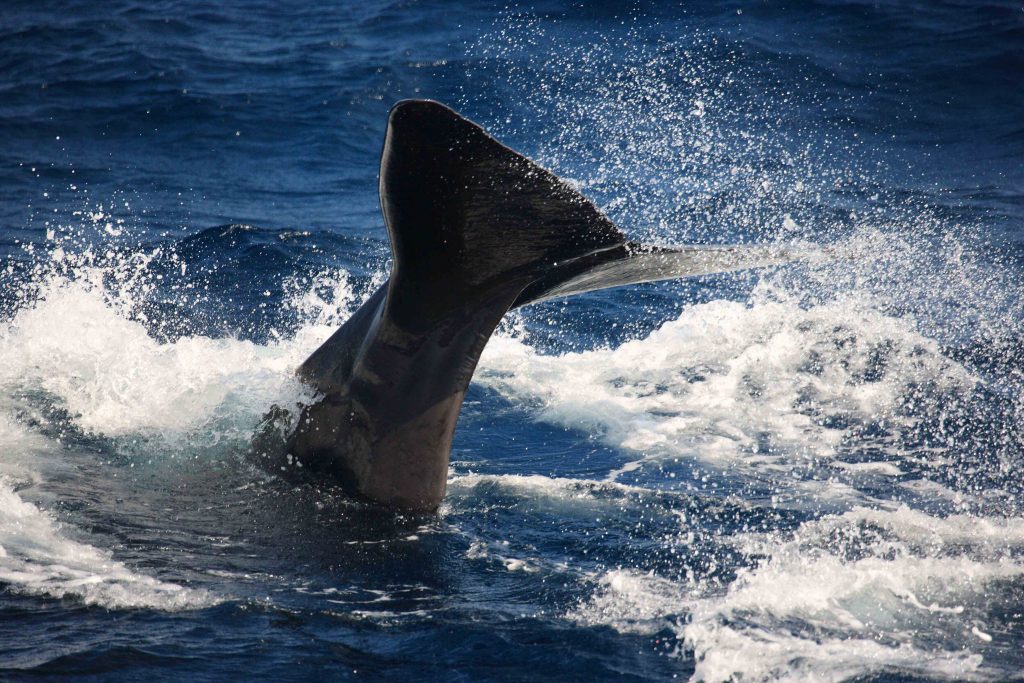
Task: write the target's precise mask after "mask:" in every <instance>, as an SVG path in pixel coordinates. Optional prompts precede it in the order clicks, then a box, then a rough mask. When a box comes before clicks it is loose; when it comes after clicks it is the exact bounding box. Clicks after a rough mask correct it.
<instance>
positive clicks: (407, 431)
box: [263, 100, 788, 512]
mask: <svg viewBox="0 0 1024 683" xmlns="http://www.w3.org/2000/svg"><path fill="white" fill-rule="evenodd" d="M379 192H380V205H381V210H382V213H383V216H384V222H385V225H386V226H387V232H388V236H389V238H390V242H391V255H392V266H391V273H390V277H389V278H388V280H387V282H386V283H385V284H384V285H383V286H381V287H380V288H379V289H378V290H377V291H376V292H375V293H374V294H373V295H372V296H370V297H369V299H368V300H367V301H366V302H365V303H364V304H363V305H362V306H361V307H360V308H359V309H358V310H357V311H356V312H355V313H354V314H353V315H352V316H351V317H350V318H349V319H348V320H347V321H346V322H345V323H344V324H343V325H342V326H341V328H340V329H338V330H337V332H335V333H334V334H333V335H332V336H331V337H330V338H329V339H328V340H327V341H326V342H324V343H323V345H322V346H320V347H319V348H318V349H317V350H316V351H315V352H314V353H313V354H312V355H311V356H310V357H309V358H308V359H307V360H306V361H305V362H304V363H303V364H302V365H301V366H300V367H299V368H298V370H297V373H298V376H299V377H300V378H301V379H302V381H304V382H306V383H308V384H309V385H310V386H311V387H312V388H313V389H314V390H315V392H316V395H317V400H316V401H314V402H312V403H310V404H309V405H305V406H303V407H302V409H301V413H300V414H299V415H298V416H297V417H295V418H289V426H288V435H287V437H286V438H285V440H284V443H283V450H281V451H280V452H282V453H283V454H284V456H285V457H286V458H287V462H288V463H290V464H292V465H296V466H298V467H299V468H301V470H302V471H303V472H304V474H305V475H307V476H312V477H315V478H316V479H317V480H323V479H326V480H329V481H332V482H334V483H336V484H337V485H340V486H342V487H343V488H344V489H346V490H347V491H349V492H351V493H352V494H355V495H356V496H358V497H360V498H363V499H366V500H369V501H372V502H375V503H378V504H381V505H384V506H387V507H390V508H394V509H399V510H404V511H410V512H431V511H434V510H436V509H437V507H438V506H439V505H440V503H441V501H442V499H443V497H444V494H445V484H446V481H447V473H448V460H449V452H450V449H451V443H452V437H453V435H454V432H455V426H456V422H457V420H458V416H459V411H460V409H461V406H462V402H463V398H464V396H465V393H466V389H467V387H468V385H469V382H470V379H471V378H472V376H473V372H474V370H475V368H476V365H477V362H478V360H479V358H480V354H481V352H482V351H483V349H484V346H485V345H486V344H487V340H488V339H489V338H490V336H491V334H492V333H493V332H494V329H495V328H496V327H497V325H498V323H499V322H500V320H501V318H502V316H504V315H505V313H506V312H508V311H509V310H511V309H513V308H516V307H519V306H525V305H528V304H532V303H536V302H538V301H545V300H548V299H553V298H558V297H565V296H569V295H572V294H578V293H581V292H588V291H592V290H596V289H604V288H609V287H618V286H622V285H629V284H634V283H639V282H649V281H654V280H663V279H669V278H677V277H685V276H689V275H697V274H702V273H710V272H719V271H727V270H736V269H741V268H752V267H759V266H765V265H772V264H776V263H779V262H782V261H785V260H788V257H787V255H786V254H785V253H784V252H782V251H780V250H778V249H773V248H767V247H740V246H736V247H707V246H683V247H661V246H654V245H649V244H640V243H637V242H632V241H629V240H627V239H626V236H625V235H624V234H623V232H622V231H621V230H620V229H619V228H618V227H617V226H616V225H615V224H614V223H612V221H610V220H609V219H608V218H607V217H605V216H604V215H603V214H602V213H601V211H600V210H599V209H598V208H597V207H596V206H595V205H594V204H593V203H592V202H590V201H589V200H588V199H586V198H585V197H584V196H583V195H582V194H580V193H579V192H578V191H577V190H575V189H574V188H573V187H571V186H570V185H569V184H568V183H566V182H565V181H563V180H561V179H559V178H558V177H556V176H555V175H554V174H553V173H551V172H549V171H547V170H545V169H544V168H541V167H540V166H539V165H538V164H536V163H534V162H533V161H531V160H530V159H527V158H526V157H525V156H523V155H521V154H518V153H516V152H514V151H513V150H511V149H509V148H508V147H506V146H505V145H503V144H501V143H500V142H498V141H497V140H496V139H494V138H493V137H491V136H490V135H489V134H487V132H485V131H484V130H483V128H481V127H480V126H478V125H477V124H475V123H473V122H471V121H469V120H468V119H466V118H464V117H462V116H460V115H459V114H457V113H456V112H455V111H453V110H452V109H450V108H448V107H446V106H444V105H442V104H440V103H438V102H435V101H432V100H403V101H401V102H398V103H397V104H396V105H395V106H394V107H393V108H392V109H391V112H390V114H389V116H388V125H387V132H386V135H385V139H384V148H383V152H382V154H381V163H380V186H379ZM273 419H276V418H273ZM263 450H264V451H266V450H267V449H266V448H264V449H263Z"/></svg>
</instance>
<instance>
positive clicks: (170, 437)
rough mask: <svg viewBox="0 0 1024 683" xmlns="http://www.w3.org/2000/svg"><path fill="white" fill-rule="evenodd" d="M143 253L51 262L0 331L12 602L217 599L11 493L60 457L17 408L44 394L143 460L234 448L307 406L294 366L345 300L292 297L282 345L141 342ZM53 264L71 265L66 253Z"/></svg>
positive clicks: (6, 562) (335, 287) (174, 605)
mask: <svg viewBox="0 0 1024 683" xmlns="http://www.w3.org/2000/svg"><path fill="white" fill-rule="evenodd" d="M152 256H153V255H152V254H149V255H145V254H143V255H133V256H131V257H128V258H126V259H122V260H121V261H118V262H116V263H115V264H114V265H113V266H106V267H99V266H93V265H88V264H87V265H82V264H81V263H80V262H78V263H77V265H76V264H74V263H71V264H70V265H69V268H68V270H70V271H71V272H70V274H69V273H68V272H66V271H65V269H63V268H62V267H60V266H61V265H62V263H58V262H55V263H56V265H55V267H54V269H53V270H52V271H51V272H49V274H48V275H46V276H45V277H42V278H41V279H40V280H39V281H37V282H35V283H34V284H35V289H34V290H33V297H34V298H32V299H31V300H29V301H26V302H25V305H24V306H23V307H22V308H21V309H20V310H19V311H18V312H17V313H16V314H15V316H14V318H13V319H12V320H10V321H8V322H6V323H4V324H3V325H2V326H0V356H2V357H3V358H4V361H5V362H4V363H3V365H0V392H2V396H0V582H3V583H4V584H6V585H7V587H8V589H9V590H11V591H14V592H18V593H23V594H32V595H46V596H50V597H56V598H74V599H78V600H81V601H83V602H84V603H86V604H90V605H99V606H103V607H107V608H127V607H149V608H156V609H191V608H197V607H202V606H206V605H209V604H211V603H212V602H213V601H214V599H213V598H212V597H211V596H210V595H208V594H207V593H205V592H204V591H198V590H192V589H188V588H184V587H182V586H178V585H175V584H172V583H167V582H164V581H160V580H157V579H154V578H152V577H150V576H147V575H145V574H142V573H138V572H136V571H134V570H132V569H131V568H130V567H128V566H127V565H125V564H124V563H122V562H120V561H118V560H116V559H114V558H113V556H112V555H111V553H109V552H108V551H105V550H101V549H99V548H96V547H93V546H91V545H88V544H86V543H83V542H80V541H77V540H73V539H72V538H71V537H70V536H74V535H75V534H74V532H73V531H72V532H71V533H68V529H67V528H65V527H64V526H63V525H61V524H59V523H58V522H56V521H55V520H54V519H53V518H51V517H50V515H48V514H47V513H46V512H45V511H43V510H41V509H40V508H39V507H37V506H36V505H33V504H32V503H29V502H27V501H25V500H23V499H22V498H21V497H20V496H19V495H18V493H17V492H16V491H17V490H18V488H19V487H20V486H22V485H25V484H32V483H39V482H40V481H41V480H42V474H41V473H40V471H39V468H40V466H41V465H42V461H43V459H44V458H42V456H43V455H49V456H51V457H49V458H45V459H46V460H48V461H53V460H55V459H56V458H55V457H52V456H54V455H56V451H55V449H58V450H59V448H60V446H59V445H56V444H54V443H53V442H50V441H48V440H46V439H44V438H43V437H41V436H40V435H38V434H36V433H32V432H28V431H26V430H25V429H23V428H21V427H20V426H19V425H18V424H17V423H16V421H15V419H14V417H13V416H14V415H16V414H17V413H18V412H19V411H21V410H22V409H24V407H25V404H24V402H23V400H22V399H20V398H15V397H19V396H25V395H29V396H31V395H40V394H41V395H43V397H44V400H46V401H47V402H49V403H52V404H54V405H56V406H58V407H61V408H63V409H65V410H66V411H67V413H68V415H69V417H70V419H71V420H72V421H73V422H74V424H75V426H76V427H78V428H79V429H81V430H83V431H84V432H88V433H92V434H96V435H102V436H105V437H120V436H125V435H132V436H144V437H146V438H147V439H149V440H150V446H149V447H147V448H146V452H147V455H150V456H152V455H154V454H157V455H158V454H159V452H160V451H159V450H158V449H154V448H153V447H152V445H153V441H157V442H160V443H166V444H170V445H171V446H175V445H189V444H194V443H196V442H197V441H198V442H199V443H202V444H205V445H207V446H209V445H210V444H217V443H221V442H227V443H229V444H235V445H236V446H237V445H240V444H241V445H244V444H246V443H248V441H249V439H250V438H251V435H252V429H253V427H254V425H255V424H256V422H257V420H258V419H259V417H260V416H261V415H262V414H264V413H265V412H266V410H267V409H268V408H269V407H270V406H271V405H272V404H273V403H278V404H280V405H288V404H289V403H292V402H294V401H297V400H301V399H302V398H304V395H303V391H304V390H303V389H302V387H300V386H299V385H298V383H297V382H295V380H294V375H293V373H294V368H295V367H296V366H297V365H298V364H299V363H300V362H301V361H302V360H303V359H304V358H305V357H306V356H307V355H308V353H309V352H310V351H312V349H314V348H315V347H316V345H317V344H318V343H319V342H320V341H321V340H322V339H323V338H325V337H326V336H327V335H329V334H330V333H331V332H332V331H333V330H334V329H335V326H336V324H337V323H338V321H339V320H343V319H344V315H345V311H346V310H347V308H348V305H349V304H350V303H351V301H352V291H351V288H350V287H349V286H348V281H347V278H346V277H345V276H344V274H340V275H336V276H334V277H327V278H321V279H320V280H318V281H317V282H316V283H314V285H313V286H311V287H310V288H309V290H308V291H304V292H300V293H297V294H296V295H295V296H294V298H293V301H292V305H294V306H296V308H298V309H299V312H300V314H301V315H302V316H304V317H303V320H304V321H305V323H306V324H305V325H304V326H303V328H302V329H301V330H300V332H299V333H298V334H297V335H296V336H295V337H294V338H292V339H289V340H279V341H276V342H273V343H270V344H267V345H257V344H254V343H252V342H249V341H244V340H240V339H231V338H226V339H212V338H208V337H202V336H191V337H189V336H186V337H182V338H180V339H178V340H177V341H173V342H169V343H161V342H159V341H157V340H155V339H154V338H152V337H151V336H150V335H149V334H148V333H147V331H146V327H145V325H144V320H145V317H144V315H141V314H139V313H138V311H139V310H140V309H139V306H138V304H139V303H140V302H139V301H138V300H137V299H136V298H134V297H139V296H142V297H144V296H145V294H146V292H147V291H148V288H147V286H146V284H145V282H144V278H143V274H144V272H145V268H146V265H147V264H148V262H149V260H151V258H152ZM55 258H57V257H55ZM59 259H65V260H68V263H70V257H68V256H67V255H65V254H63V253H62V254H60V255H59ZM83 259H84V260H85V261H89V260H90V259H91V256H86V257H82V258H81V259H80V261H81V260H83ZM64 265H68V264H64ZM140 281H141V282H142V284H140ZM325 288H326V289H331V290H332V291H333V296H328V297H327V299H326V300H325V299H324V298H323V297H322V296H320V294H319V293H318V291H319V290H323V289H325ZM140 292H141V293H140ZM194 451H195V449H194V448H193V449H190V451H189V452H190V453H194ZM44 452H46V453H44ZM164 452H166V451H164ZM172 452H173V451H172Z"/></svg>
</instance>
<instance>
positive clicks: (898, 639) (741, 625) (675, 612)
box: [567, 507, 1024, 682]
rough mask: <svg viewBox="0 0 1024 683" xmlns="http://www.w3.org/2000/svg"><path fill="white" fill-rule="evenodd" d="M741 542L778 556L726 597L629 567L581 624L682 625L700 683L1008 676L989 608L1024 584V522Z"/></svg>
mask: <svg viewBox="0 0 1024 683" xmlns="http://www.w3.org/2000/svg"><path fill="white" fill-rule="evenodd" d="M734 542H735V543H736V544H737V545H738V546H739V548H740V549H741V550H742V551H743V552H745V553H747V554H749V555H751V556H752V557H763V558H764V559H762V560H760V561H757V562H755V564H754V565H753V566H752V568H749V569H746V570H742V571H741V572H740V573H739V575H738V577H737V578H736V580H735V581H732V582H731V583H729V584H728V585H727V586H725V587H724V588H723V587H720V586H718V585H717V584H713V583H707V582H705V583H701V582H695V581H688V582H687V581H684V582H675V581H670V580H668V579H665V578H662V577H658V576H656V575H654V574H653V573H649V574H642V573H638V572H635V571H623V570H615V571H611V572H607V573H605V574H603V575H602V576H600V577H599V578H598V588H597V590H596V591H595V594H594V596H593V597H592V598H591V600H590V601H588V602H586V603H584V604H583V605H581V606H580V607H578V608H577V609H575V610H573V611H571V612H569V613H568V614H567V617H568V618H570V619H572V620H574V621H577V622H581V623H584V624H588V625H593V624H604V625H609V626H612V627H613V628H616V629H617V630H620V631H623V632H636V633H645V634H654V633H657V632H658V631H660V630H662V629H664V628H671V629H673V630H674V631H675V632H676V635H677V637H678V638H679V641H680V645H681V647H680V648H679V649H680V650H683V649H685V650H687V651H692V652H693V655H694V657H695V659H696V671H695V674H694V677H693V680H695V681H709V682H710V681H730V680H771V681H785V680H801V681H802V680H820V681H840V680H847V679H849V678H853V677H857V676H868V675H871V674H874V673H880V672H884V671H887V670H891V669H898V670H900V671H903V672H908V673H918V674H921V675H926V676H934V677H940V678H945V679H953V680H960V679H965V678H975V679H990V678H995V677H998V676H999V672H996V671H991V670H988V669H986V667H985V666H984V647H985V646H986V645H987V644H988V643H989V642H991V640H990V639H986V638H985V636H987V635H989V629H988V627H987V626H986V625H985V624H984V622H983V619H984V614H985V603H986V600H987V599H988V597H989V596H990V595H992V594H993V593H997V592H998V591H999V590H1001V589H1000V586H1002V587H1003V588H1002V589H1003V590H1006V589H1007V586H1009V585H1010V584H1009V582H1012V581H1017V580H1019V578H1020V577H1021V576H1024V558H1022V557H1021V552H1022V551H1024V519H1020V518H1005V519H994V518H979V517H973V516H967V515H958V516H950V517H945V518H940V517H933V516H929V515H927V514H925V513H923V512H919V511H915V510H911V509H909V508H907V507H900V508H898V509H895V510H891V511H883V510H878V509H870V508H854V509H853V510H850V511H849V512H847V513H845V514H842V515H835V516H827V517H824V518H822V519H819V520H816V521H813V522H808V523H806V524H804V525H802V526H801V527H800V528H799V529H797V530H796V532H795V533H794V534H793V535H792V537H791V538H788V539H783V538H780V536H779V535H778V534H755V535H745V536H744V535H741V536H737V537H735V538H734ZM979 633H980V634H981V635H979Z"/></svg>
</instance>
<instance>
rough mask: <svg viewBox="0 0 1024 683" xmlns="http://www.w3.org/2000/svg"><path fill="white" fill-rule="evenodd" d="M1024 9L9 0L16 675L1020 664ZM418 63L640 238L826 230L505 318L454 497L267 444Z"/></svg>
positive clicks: (998, 672)
mask: <svg viewBox="0 0 1024 683" xmlns="http://www.w3.org/2000/svg"><path fill="white" fill-rule="evenodd" d="M1022 86H1024V7H1022V6H1021V4H1020V3H1014V2H928V3H925V2H920V3H919V2H900V3H881V4H878V5H876V4H875V3H869V2H854V1H851V0H843V1H839V0H834V1H827V2H826V1H822V2H800V3H748V2H722V3H712V2H702V3H680V4H671V3H642V2H637V3H630V4H626V3H613V2H608V3H579V4H568V3H560V2H543V3H534V4H523V5H515V6H507V5H504V4H492V3H484V2H479V3H430V2H378V1H376V0H367V1H366V2H362V3H358V4H349V3H338V4H336V5H334V6H320V4H317V3H303V2H295V3H271V2H266V1H265V0H254V1H253V2H226V3H216V4H214V3H210V4H208V5H207V4H203V3H196V2H151V3H143V2H138V1H137V0H117V1H115V2H108V3H92V4H90V3H67V4H62V3H51V2H17V1H15V2H6V3H4V5H3V7H2V8H0V283H2V286H0V318H2V322H0V358H2V359H3V361H2V362H0V671H2V674H0V676H2V677H3V678H5V679H8V678H9V679H12V680H21V679H34V678H46V677H55V676H73V677H77V678H84V679H92V678H95V679H108V678H110V679H127V680H138V679H141V678H143V677H145V678H149V679H152V680H221V679H241V680H249V679H275V680H304V679H311V678H316V679H319V678H327V677H329V678H332V679H334V678H337V679H349V678H351V679H367V680H434V679H439V680H466V681H478V680H530V681H533V680H580V681H592V680H609V679H616V680H620V679H622V680H663V679H671V678H681V679H686V678H690V679H691V680H706V681H723V680H743V681H750V680H851V679H857V680H963V679H978V680H1008V679H1019V678H1021V677H1022V676H1024V654H1022V652H1024V485H1022V479H1021V476H1020V472H1021V466H1022V464H1024V433H1022V416H1024V375H1022V373H1021V363H1022V361H1024V325H1022V313H1024V310H1022V303H1021V294H1022V292H1021V289H1022V287H1021V282H1022V274H1024V163H1022V160H1024V116H1022V114H1024V87H1022ZM411 97H417V98H418V97H429V98H434V99H437V100H440V101H442V102H444V103H447V104H449V105H450V106H453V107H455V108H456V109H458V110H459V111H461V112H462V113H463V114H464V115H466V116H468V117H470V118H472V119H473V120H475V121H477V122H479V123H480V124H481V125H483V126H484V127H485V128H487V129H488V130H490V131H491V132H492V133H493V134H494V135H496V136H497V137H498V138H499V139H501V140H502V141H504V142H505V143H507V144H509V145H510V146H512V147H513V148H515V149H517V150H520V151H522V152H523V153H525V154H527V155H529V156H530V157H531V158H534V159H536V160H537V161H539V162H540V163H542V164H544V165H545V166H547V167H549V168H551V169H552V170H554V171H555V172H557V173H559V174H560V175H562V176H563V177H566V178H568V179H570V180H571V181H572V182H573V183H575V184H576V185H577V186H578V187H579V188H580V189H581V191H582V192H584V194H586V195H587V196H588V197H590V198H592V199H593V200H594V201H596V202H597V203H598V204H599V205H600V206H601V207H602V208H603V210H604V211H605V212H606V213H607V214H608V215H609V216H610V217H611V218H613V219H614V220H615V221H616V222H618V223H619V224H620V225H621V226H622V228H623V229H624V230H625V231H626V232H627V233H628V234H629V235H630V236H631V237H634V238H637V239H644V240H647V241H656V242H661V243H666V244H673V243H674V244H678V243H713V244H722V243H732V242H755V243H767V242H782V243H787V244H795V245H800V248H801V249H806V250H807V252H808V253H810V252H811V251H812V249H813V245H829V247H830V251H829V254H831V257H830V258H826V259H817V260H812V262H810V263H796V264H792V265H789V266H785V267H780V268H774V269H769V270H765V271H755V272H745V273H739V274H732V275H718V276H706V277H701V278H694V279H692V280H686V281H681V282H668V283H658V284H648V285H641V286H636V287H632V288H627V289H620V290H609V291H605V292H598V293H592V294H588V295H584V296H580V297H577V298H574V299H570V300H566V301H558V302H551V303H546V304H540V305H537V306H534V307H530V308H527V309H524V310H522V311H521V312H519V313H516V314H514V315H511V316H509V318H508V319H507V320H506V322H505V323H503V326H502V329H501V332H500V334H499V336H498V337H497V338H495V339H494V340H492V342H491V344H490V345H489V347H488V349H487V351H486V352H485V355H484V358H483V360H482V361H481V365H480V368H479V370H478V373H477V377H476V379H475V381H474V383H473V385H472V386H471V388H470V392H469V394H468V397H467V401H466V405H465V407H464V410H463V414H462V417H461V419H460V423H459V428H458V431H457V434H456V442H455V447H454V449H453V454H452V457H453V463H452V470H451V477H450V480H449V495H448V498H447V501H446V503H445V505H444V506H443V507H442V510H441V511H440V513H439V514H438V515H436V516H430V517H425V518H401V517H392V516H389V515H384V514H382V513H380V512H379V511H375V510H371V509H365V508H363V507H362V506H360V505H359V504H357V503H354V502H352V501H350V500H347V499H345V498H344V497H343V496H342V495H340V494H339V493H338V492H336V491H333V490H331V489H330V488H323V489H318V488H315V487H312V486H309V485H303V486H298V487H296V486H294V485H292V484H289V483H287V482H285V481H283V480H278V479H277V478H276V477H274V476H272V475H268V474H266V473H264V472H262V471H260V470H257V469H255V468H253V467H252V466H251V465H250V464H249V462H248V460H247V458H246V453H247V449H248V444H249V438H250V436H251V433H252V430H253V428H254V426H255V425H256V423H257V422H258V421H259V419H260V416H262V415H263V414H264V413H265V411H266V410H267V409H268V408H269V407H270V406H271V405H273V404H275V403H277V404H287V403H288V402H289V401H295V400H298V398H299V396H300V392H301V391H302V389H301V387H298V386H297V385H296V384H295V382H294V380H293V379H292V370H293V369H294V367H296V365H297V364H298V363H300V362H301V361H302V360H303V359H304V358H305V357H306V356H307V355H308V354H309V353H310V352H311V351H312V350H313V349H314V348H316V346H317V345H318V344H319V343H320V341H322V340H323V339H324V338H326V336H327V335H329V334H330V332H331V331H332V330H333V329H336V328H337V326H338V325H339V324H340V323H341V322H342V321H343V320H344V319H345V318H346V317H347V315H348V314H349V313H350V312H351V310H353V308H354V306H355V305H356V304H357V303H358V302H359V301H360V300H361V299H362V298H363V297H364V296H365V295H366V294H367V292H368V291H369V290H370V288H371V287H372V286H373V285H374V284H375V283H379V282H380V281H382V279H383V278H384V277H385V276H386V273H387V269H388V257H389V252H388V245H387V242H386V236H385V234H384V229H383V220H382V218H381V216H380V213H379V207H378V202H377V194H376V192H377V165H378V163H379V154H380V149H381V144H382V140H383V135H384V126H385V121H386V115H387V111H388V109H389V108H390V106H391V105H392V104H393V103H394V102H395V101H397V100H399V99H402V98H411Z"/></svg>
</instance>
